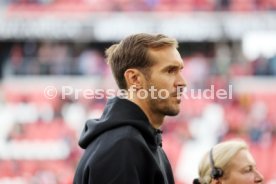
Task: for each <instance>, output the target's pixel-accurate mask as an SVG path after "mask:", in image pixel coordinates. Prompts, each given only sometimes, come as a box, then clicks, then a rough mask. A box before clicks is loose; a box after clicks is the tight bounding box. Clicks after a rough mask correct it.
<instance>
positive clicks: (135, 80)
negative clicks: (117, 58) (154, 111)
mask: <svg viewBox="0 0 276 184" xmlns="http://www.w3.org/2000/svg"><path fill="white" fill-rule="evenodd" d="M124 77H125V80H126V84H127V87H128V88H129V87H130V86H135V88H136V89H141V88H143V84H144V76H143V74H142V73H141V72H140V71H139V70H138V69H134V68H130V69H127V70H126V71H125V73H124Z"/></svg>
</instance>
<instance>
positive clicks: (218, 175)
mask: <svg viewBox="0 0 276 184" xmlns="http://www.w3.org/2000/svg"><path fill="white" fill-rule="evenodd" d="M210 163H211V169H212V170H211V177H212V178H213V179H215V180H217V179H219V178H221V177H222V176H223V170H222V169H221V168H218V167H216V166H215V161H214V158H213V148H212V149H211V150H210Z"/></svg>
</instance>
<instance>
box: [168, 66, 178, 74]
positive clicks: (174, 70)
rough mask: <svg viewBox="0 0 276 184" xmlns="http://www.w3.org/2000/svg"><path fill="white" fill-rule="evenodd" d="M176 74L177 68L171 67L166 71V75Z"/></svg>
mask: <svg viewBox="0 0 276 184" xmlns="http://www.w3.org/2000/svg"><path fill="white" fill-rule="evenodd" d="M176 72H177V68H176V67H172V68H169V69H168V73H176Z"/></svg>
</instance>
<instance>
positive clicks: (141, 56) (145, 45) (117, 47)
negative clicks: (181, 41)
mask: <svg viewBox="0 0 276 184" xmlns="http://www.w3.org/2000/svg"><path fill="white" fill-rule="evenodd" d="M162 47H175V48H177V47H178V42H177V41H176V40H175V39H172V38H169V37H167V36H165V35H162V34H157V35H152V34H146V33H140V34H135V35H130V36H128V37H126V38H125V39H123V40H122V41H121V42H120V43H118V44H114V45H112V46H111V47H109V48H108V49H107V50H106V56H107V63H108V64H109V65H110V66H111V69H112V72H113V75H114V77H115V80H116V82H117V85H118V86H119V88H120V89H127V88H128V86H127V83H126V79H125V77H124V74H125V71H126V70H127V69H130V68H136V69H138V70H140V71H141V72H143V73H144V74H145V75H146V76H149V75H150V68H151V66H153V65H154V61H153V58H152V57H150V54H149V50H150V49H159V48H162Z"/></svg>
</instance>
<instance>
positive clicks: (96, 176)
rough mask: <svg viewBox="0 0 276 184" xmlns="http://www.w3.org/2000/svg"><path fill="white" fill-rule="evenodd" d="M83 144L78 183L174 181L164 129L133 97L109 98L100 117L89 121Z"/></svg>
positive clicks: (163, 183) (168, 183) (157, 183)
mask: <svg viewBox="0 0 276 184" xmlns="http://www.w3.org/2000/svg"><path fill="white" fill-rule="evenodd" d="M79 145H80V146H81V147H82V148H83V149H85V152H84V154H83V156H82V158H81V160H80V162H79V164H78V167H77V170H76V173H75V177H74V184H174V180H173V174H172V169H171V166H170V163H169V161H168V159H167V157H166V155H165V153H164V151H163V149H162V147H161V146H162V145H161V131H160V130H158V129H154V128H153V127H152V126H151V125H150V123H149V120H148V118H147V117H146V115H145V113H144V112H143V111H142V110H141V109H140V108H139V107H138V106H137V105H136V104H134V103H133V102H131V101H129V100H126V99H120V98H118V97H116V98H113V99H111V100H109V101H108V103H107V105H106V107H105V109H104V112H103V115H102V116H101V118H100V119H94V120H88V121H87V122H86V124H85V127H84V130H83V132H82V134H81V137H80V140H79Z"/></svg>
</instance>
